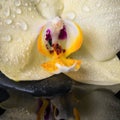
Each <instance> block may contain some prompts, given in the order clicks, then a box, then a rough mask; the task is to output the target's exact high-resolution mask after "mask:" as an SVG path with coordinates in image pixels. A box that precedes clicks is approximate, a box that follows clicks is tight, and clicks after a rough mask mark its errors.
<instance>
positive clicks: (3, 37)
mask: <svg viewBox="0 0 120 120" xmlns="http://www.w3.org/2000/svg"><path fill="white" fill-rule="evenodd" d="M1 40H2V41H7V42H10V41H11V40H12V37H11V35H5V36H2V38H1Z"/></svg>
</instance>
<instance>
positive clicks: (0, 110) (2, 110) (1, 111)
mask: <svg viewBox="0 0 120 120" xmlns="http://www.w3.org/2000/svg"><path fill="white" fill-rule="evenodd" d="M4 112H5V109H3V108H1V107H0V116H1V115H2V114H3V113H4Z"/></svg>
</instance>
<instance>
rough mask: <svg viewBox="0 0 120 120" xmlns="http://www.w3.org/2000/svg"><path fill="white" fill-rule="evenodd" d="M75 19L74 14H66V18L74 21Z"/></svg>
mask: <svg viewBox="0 0 120 120" xmlns="http://www.w3.org/2000/svg"><path fill="white" fill-rule="evenodd" d="M75 17H76V15H75V13H74V12H68V13H67V18H68V19H70V20H74V19H75Z"/></svg>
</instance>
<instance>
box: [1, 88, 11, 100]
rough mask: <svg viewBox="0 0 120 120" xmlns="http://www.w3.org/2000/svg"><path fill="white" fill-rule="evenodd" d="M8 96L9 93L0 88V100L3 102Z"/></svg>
mask: <svg viewBox="0 0 120 120" xmlns="http://www.w3.org/2000/svg"><path fill="white" fill-rule="evenodd" d="M8 98H9V94H8V92H7V91H6V90H4V89H3V88H0V102H3V101H5V100H7V99H8Z"/></svg>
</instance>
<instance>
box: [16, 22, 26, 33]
mask: <svg viewBox="0 0 120 120" xmlns="http://www.w3.org/2000/svg"><path fill="white" fill-rule="evenodd" d="M16 25H17V26H19V27H20V28H21V29H22V30H24V31H26V30H27V29H28V25H27V24H26V23H25V22H24V21H22V22H17V23H16Z"/></svg>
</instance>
